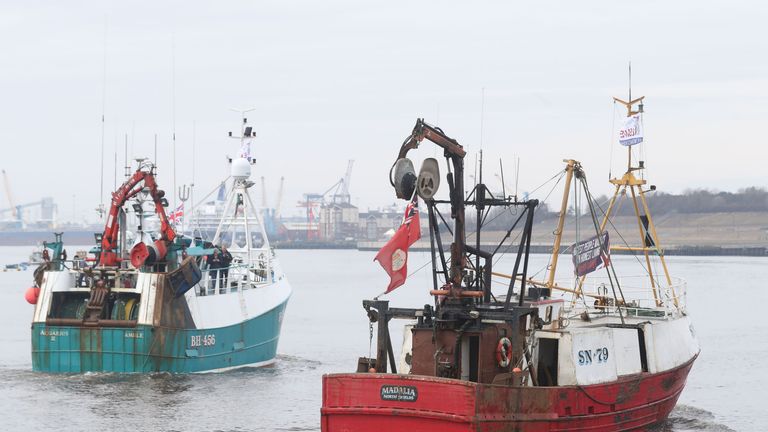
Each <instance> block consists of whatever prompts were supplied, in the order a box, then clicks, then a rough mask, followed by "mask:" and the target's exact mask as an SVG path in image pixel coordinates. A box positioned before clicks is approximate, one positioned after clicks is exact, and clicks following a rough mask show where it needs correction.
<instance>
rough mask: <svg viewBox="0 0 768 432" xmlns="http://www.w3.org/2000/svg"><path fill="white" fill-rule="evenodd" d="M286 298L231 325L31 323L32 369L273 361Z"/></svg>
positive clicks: (142, 369) (182, 367)
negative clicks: (90, 325)
mask: <svg viewBox="0 0 768 432" xmlns="http://www.w3.org/2000/svg"><path fill="white" fill-rule="evenodd" d="M286 304H287V301H286V302H285V303H282V304H281V305H280V306H278V307H276V308H274V309H272V310H271V311H269V312H267V313H265V314H263V315H260V316H258V317H255V318H252V319H250V320H248V321H243V322H241V323H238V324H236V325H231V326H227V327H219V328H213V329H174V328H165V327H152V326H148V325H138V326H136V327H135V328H109V327H94V328H87V327H74V326H46V325H45V324H43V323H33V324H32V368H33V370H35V371H40V372H54V373H81V372H120V373H123V372H128V373H131V372H135V373H151V372H171V373H189V372H204V371H212V370H221V369H227V368H235V367H240V366H246V365H259V364H266V363H268V362H271V361H272V360H274V358H275V355H276V353H277V343H278V339H279V336H280V326H281V323H282V316H283V313H284V311H285V307H286Z"/></svg>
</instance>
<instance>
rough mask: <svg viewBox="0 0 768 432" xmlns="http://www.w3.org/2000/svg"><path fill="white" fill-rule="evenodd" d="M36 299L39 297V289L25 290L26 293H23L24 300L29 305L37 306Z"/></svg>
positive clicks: (30, 288)
mask: <svg viewBox="0 0 768 432" xmlns="http://www.w3.org/2000/svg"><path fill="white" fill-rule="evenodd" d="M38 297H40V288H38V287H35V286H33V287H29V288H27V292H25V293H24V299H25V300H27V303H29V304H37V298H38Z"/></svg>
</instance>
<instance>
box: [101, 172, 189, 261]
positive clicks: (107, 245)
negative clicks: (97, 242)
mask: <svg viewBox="0 0 768 432" xmlns="http://www.w3.org/2000/svg"><path fill="white" fill-rule="evenodd" d="M146 166H147V165H146V164H145V165H142V166H141V167H139V169H137V170H136V172H135V173H133V176H131V177H130V178H129V179H128V180H126V181H125V183H123V184H122V185H121V186H120V187H119V188H118V189H117V190H116V191H115V192H113V193H112V204H111V207H110V209H109V215H108V217H107V222H106V224H105V226H104V233H103V235H102V237H101V255H100V257H99V263H100V264H101V265H102V266H117V265H118V263H119V259H118V256H117V248H118V233H119V232H120V223H119V219H118V214H119V212H120V209H121V208H122V207H123V205H125V203H126V201H128V200H129V199H131V198H133V197H134V196H136V195H137V194H138V193H139V192H141V191H142V190H144V189H148V191H149V195H150V196H151V197H152V201H153V202H154V203H155V213H157V215H158V217H159V218H160V235H161V241H162V242H164V243H170V242H172V241H173V239H175V238H176V232H175V231H174V230H173V228H172V227H171V224H170V223H169V222H168V216H167V215H166V214H165V208H164V207H163V197H164V196H165V192H164V191H162V190H160V189H158V188H157V182H156V181H155V176H154V173H153V171H154V166H151V165H150V168H149V170H146Z"/></svg>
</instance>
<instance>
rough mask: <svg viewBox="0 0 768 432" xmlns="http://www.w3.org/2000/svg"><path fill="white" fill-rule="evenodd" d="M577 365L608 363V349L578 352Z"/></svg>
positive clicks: (601, 348)
mask: <svg viewBox="0 0 768 432" xmlns="http://www.w3.org/2000/svg"><path fill="white" fill-rule="evenodd" d="M577 355H578V357H579V358H578V365H579V366H588V365H591V364H592V363H593V362H594V363H606V362H607V361H608V348H606V347H600V348H596V349H594V350H580V351H579V352H578V353H577Z"/></svg>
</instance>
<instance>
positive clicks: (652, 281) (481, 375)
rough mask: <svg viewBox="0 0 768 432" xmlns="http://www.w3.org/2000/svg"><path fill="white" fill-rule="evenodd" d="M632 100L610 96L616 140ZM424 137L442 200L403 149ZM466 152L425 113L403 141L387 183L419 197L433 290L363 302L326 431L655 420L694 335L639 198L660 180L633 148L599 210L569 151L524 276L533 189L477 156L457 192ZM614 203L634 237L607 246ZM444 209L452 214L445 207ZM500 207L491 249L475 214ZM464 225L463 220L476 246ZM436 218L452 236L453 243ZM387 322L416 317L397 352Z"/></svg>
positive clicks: (392, 267)
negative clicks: (569, 263)
mask: <svg viewBox="0 0 768 432" xmlns="http://www.w3.org/2000/svg"><path fill="white" fill-rule="evenodd" d="M642 100H643V98H639V99H635V100H631V97H630V100H629V101H626V102H625V101H621V100H618V99H617V101H618V102H620V103H622V104H624V105H625V106H626V107H627V114H628V115H627V120H626V122H625V124H624V127H623V128H622V134H621V135H620V138H621V140H622V144H624V145H627V146H632V145H635V144H638V143H640V142H641V141H642V130H641V126H642V123H641V122H640V116H641V114H642ZM638 104H639V106H638V107H637V109H635V106H636V105H638ZM425 139H426V140H428V141H431V142H433V143H435V144H437V145H438V146H439V147H441V148H442V150H443V152H444V155H445V158H446V163H447V164H448V174H447V176H446V179H447V189H448V194H447V195H448V197H447V199H445V198H444V199H438V198H437V197H436V194H435V193H436V191H437V189H438V187H439V180H440V176H439V168H438V165H437V161H436V160H434V159H428V160H427V161H425V162H424V164H423V165H422V168H421V170H420V172H419V173H418V175H417V174H416V172H415V170H413V164H412V162H411V161H410V160H409V159H407V157H406V156H407V153H408V152H409V151H410V150H412V149H415V148H417V147H418V146H419V144H420V143H421V142H423V141H424V140H425ZM465 154H466V152H465V150H464V149H463V147H462V146H461V145H459V143H458V142H457V141H456V140H454V139H452V138H449V137H448V136H446V135H445V134H444V133H443V131H442V130H441V129H439V128H437V127H434V126H431V125H429V124H427V123H425V122H424V121H423V120H421V119H419V120H418V121H417V123H416V126H415V128H414V129H413V132H412V133H411V135H410V136H409V137H408V138H407V139H406V140H405V142H404V143H403V145H402V146H401V148H400V152H399V155H398V160H397V162H396V163H395V165H394V166H393V170H392V171H391V182H392V184H393V186H394V187H395V191H396V193H397V196H398V197H399V198H404V199H406V200H409V199H411V197H412V196H413V195H414V194H416V195H418V196H419V197H420V198H421V199H422V200H423V202H424V204H425V205H426V210H427V214H428V217H429V226H430V228H429V230H430V232H429V238H430V244H431V246H432V267H433V268H432V270H433V273H432V274H433V286H432V289H431V291H430V293H431V294H432V295H433V298H434V303H432V304H428V305H425V306H424V307H422V308H416V309H412V308H395V307H390V306H389V302H388V301H387V300H380V299H378V298H375V299H373V300H365V301H363V307H364V308H365V310H366V312H367V314H368V317H369V319H370V323H371V334H373V326H376V328H377V332H376V333H377V341H376V356H375V358H366V357H363V358H360V359H359V362H358V370H357V372H356V373H347V374H330V375H325V376H324V377H323V401H322V409H321V427H322V430H323V431H325V432H341V431H356V432H363V431H382V430H390V431H441V432H446V431H582V430H587V431H627V430H643V429H645V428H646V427H648V426H651V425H654V424H657V423H659V422H662V421H663V420H664V419H666V418H667V416H668V415H669V413H670V411H671V410H672V409H673V408H674V406H675V404H676V402H677V399H678V397H679V396H680V393H681V392H682V390H683V387H684V386H685V382H686V378H687V375H688V372H689V371H690V369H691V366H692V365H693V362H694V361H695V359H696V357H697V356H698V353H699V347H698V343H697V341H696V337H695V334H694V331H693V326H692V324H691V321H690V320H689V318H688V314H687V311H686V307H685V283H684V282H682V281H681V280H679V279H675V278H672V277H671V276H670V274H669V272H668V268H667V264H666V261H665V260H664V252H663V248H662V247H661V245H660V243H659V238H658V235H657V233H656V228H655V226H654V224H653V219H652V218H651V215H650V212H649V208H648V204H647V201H646V196H645V195H646V193H648V192H649V191H650V190H655V188H654V187H651V188H650V189H648V190H646V189H644V188H645V186H646V181H645V179H644V178H643V177H642V176H639V175H637V174H638V173H639V172H642V170H643V168H644V163H643V161H637V162H635V163H633V161H632V150H631V147H629V159H628V161H629V163H628V167H627V171H626V172H625V174H624V175H623V176H622V177H620V178H614V179H612V180H611V183H612V184H613V186H614V187H615V194H614V196H613V198H612V199H611V200H610V202H609V203H608V205H607V207H606V208H605V209H603V208H601V207H599V206H598V205H597V203H596V202H595V200H594V198H593V197H592V195H591V194H590V192H589V187H588V185H587V178H586V174H585V172H584V170H583V169H582V166H581V164H580V163H579V162H577V161H575V160H567V161H566V168H565V169H564V170H563V171H562V175H563V177H564V179H565V192H564V196H563V201H562V208H561V212H560V217H559V219H558V223H557V227H556V228H555V230H554V234H555V239H554V245H553V246H554V247H553V253H552V256H551V259H550V262H549V265H548V273H547V278H546V279H545V280H535V279H534V278H532V277H531V275H530V273H529V262H528V261H529V259H528V258H529V251H530V245H531V237H532V227H533V223H534V212H535V210H536V208H537V206H538V204H539V203H538V201H536V200H522V201H520V200H518V199H517V197H514V196H512V197H506V196H499V197H496V196H494V194H493V193H491V191H489V189H488V188H487V187H486V185H485V184H483V182H482V169H481V174H480V181H479V182H478V183H477V184H476V185H474V186H473V187H472V189H471V192H470V193H469V194H468V195H465V193H464V191H465V187H464V178H463V175H464V157H465ZM572 186H580V187H581V188H582V189H583V196H584V197H585V199H584V201H587V202H588V209H586V210H585V211H584V214H586V217H585V220H588V221H589V223H582V225H583V226H582V229H581V232H582V233H583V232H589V235H588V236H585V238H577V239H576V242H575V243H573V244H572V245H571V246H570V247H569V248H565V249H566V250H567V249H570V250H571V254H572V259H573V262H574V273H573V276H572V277H571V278H570V280H569V281H567V282H565V283H562V282H558V281H556V280H555V276H556V270H557V265H558V257H559V255H560V253H561V249H563V248H562V246H561V241H562V235H563V230H564V224H565V218H566V213H567V208H568V207H567V206H568V202H569V197H568V194H569V191H570V189H571V187H572ZM502 195H503V194H502ZM622 201H626V202H631V203H632V206H633V207H632V210H633V212H634V215H635V216H636V218H637V232H639V234H640V236H639V237H640V245H639V246H637V245H635V246H632V245H630V244H629V243H628V242H625V243H626V244H625V245H622V246H611V245H610V240H609V239H611V238H614V237H619V238H621V239H622V240H623V239H624V236H623V235H622V233H620V232H618V233H617V232H615V231H614V230H613V228H614V227H613V224H612V223H611V216H612V214H613V213H615V212H617V211H618V210H617V209H618V208H619V207H620V205H621V203H622ZM468 206H469V207H474V208H475V210H476V212H475V214H474V215H473V216H474V221H473V222H472V221H470V222H472V223H471V224H470V223H468V222H467V221H466V220H465V216H466V215H467V214H466V213H467V212H465V210H466V207H468ZM447 207H450V218H451V219H452V220H449V219H448V215H443V214H442V213H441V208H442V209H443V211H445V209H446V208H447ZM500 209H501V210H506V209H516V210H517V212H510V213H512V214H515V215H516V220H514V221H513V223H511V227H509V229H508V231H507V232H506V236H504V239H503V240H501V242H500V243H499V244H498V246H496V247H488V246H487V244H486V243H482V244H481V242H480V237H481V232H482V228H483V221H485V220H486V216H487V215H488V214H490V212H498V211H499V210H500ZM576 214H580V212H576ZM449 221H450V222H451V223H449ZM409 223H410V222H406V224H409ZM416 223H417V224H418V222H416ZM468 225H469V226H471V225H474V230H473V231H474V232H473V233H472V234H474V238H473V239H471V243H473V244H470V242H469V241H468V238H467V230H468V228H467V226H468ZM584 227H586V228H584ZM401 230H402V231H403V232H407V233H408V234H404V235H405V236H406V237H405V240H403V238H401V237H398V236H397V235H396V237H395V238H393V240H392V241H391V242H390V243H389V244H388V245H387V246H385V248H384V249H382V252H380V253H379V258H380V259H379V261H380V262H381V263H382V265H383V266H384V267H385V269H386V270H387V271H388V273H390V276H392V280H393V283H392V284H390V289H393V288H394V287H396V286H397V285H398V284H400V283H402V282H401V279H402V278H404V276H405V273H404V272H403V271H402V269H403V268H405V267H406V265H405V264H407V248H408V246H409V244H410V243H412V240H415V239H414V238H413V234H412V233H413V228H412V227H406V228H401ZM443 230H449V231H450V234H451V235H452V238H451V244H450V248H449V249H448V250H449V251H450V253H449V254H445V253H444V248H443V242H442V235H441V234H442V231H443ZM398 232H400V231H398ZM513 234H514V235H513ZM510 238H517V241H515V242H513V244H514V246H513V249H515V250H516V252H517V255H516V257H515V260H514V267H513V270H512V272H511V274H504V273H500V272H498V271H497V269H496V268H495V267H494V266H495V265H496V264H497V259H496V258H495V257H497V254H499V253H500V252H499V251H500V250H506V249H509V247H510V246H511V245H512V244H507V241H508V239H510ZM612 251H614V252H615V251H622V252H623V253H631V254H634V255H635V257H636V258H637V262H638V267H640V274H641V276H640V277H636V278H635V277H627V276H622V277H619V276H618V275H617V273H616V269H615V268H614V266H613V262H612V260H611V259H610V256H611V252H612ZM659 268H661V270H660V271H657V269H659ZM600 274H604V276H602V277H596V275H600ZM441 279H442V280H441ZM500 279H503V280H505V281H506V282H505V288H506V289H505V290H504V292H496V290H492V289H491V288H492V283H497V282H498V281H499V280H500ZM495 286H498V285H495ZM393 319H403V320H410V321H411V323H410V324H408V325H407V326H406V332H405V336H404V341H403V349H402V353H401V355H400V356H399V359H398V358H396V357H395V355H394V350H393V347H392V345H393V344H392V340H391V337H390V330H389V323H390V321H391V320H393Z"/></svg>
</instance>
